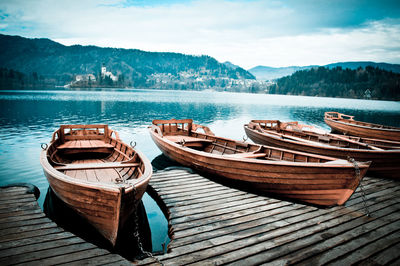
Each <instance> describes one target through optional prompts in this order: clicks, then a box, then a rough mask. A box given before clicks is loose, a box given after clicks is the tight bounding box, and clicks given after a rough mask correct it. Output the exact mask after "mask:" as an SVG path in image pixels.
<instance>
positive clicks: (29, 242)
mask: <svg viewBox="0 0 400 266" xmlns="http://www.w3.org/2000/svg"><path fill="white" fill-rule="evenodd" d="M86 263H87V264H93V265H103V264H110V263H111V264H118V265H131V262H129V261H127V260H126V259H124V258H123V257H121V256H120V255H118V254H112V253H110V252H109V251H107V250H105V249H101V248H98V247H97V246H95V245H93V244H91V243H88V242H86V241H84V240H83V239H81V238H79V237H77V236H75V235H73V234H72V233H70V232H66V231H64V230H63V229H62V228H60V227H58V226H57V224H55V223H54V222H52V221H51V220H50V219H48V218H47V217H46V215H45V214H44V213H43V212H42V210H41V209H40V207H39V205H38V203H37V201H36V198H35V195H34V194H33V192H32V191H30V189H29V188H28V187H25V186H11V187H1V188H0V265H15V264H29V265H57V264H73V265H76V264H86Z"/></svg>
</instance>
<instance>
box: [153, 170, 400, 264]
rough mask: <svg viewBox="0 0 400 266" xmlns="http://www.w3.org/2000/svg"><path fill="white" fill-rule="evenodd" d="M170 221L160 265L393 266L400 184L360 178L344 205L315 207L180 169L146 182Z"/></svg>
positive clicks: (398, 242)
mask: <svg viewBox="0 0 400 266" xmlns="http://www.w3.org/2000/svg"><path fill="white" fill-rule="evenodd" d="M150 186H151V189H152V191H151V192H152V193H155V194H157V195H158V197H159V198H160V200H161V201H162V203H163V205H165V210H164V211H165V213H166V214H167V216H168V220H169V232H170V237H171V242H170V244H169V245H168V253H166V254H164V255H161V256H158V257H157V258H158V259H159V260H160V261H161V262H162V263H163V264H164V265H184V264H185V265H186V264H191V265H216V264H228V265H229V264H231V265H233V264H235V265H237V264H240V265H260V264H268V265H285V264H301V265H321V264H333V265H350V264H360V265H399V264H400V253H399V252H398V248H399V246H400V182H399V181H394V180H386V179H379V178H370V177H365V178H364V179H363V181H362V186H363V190H364V192H365V197H366V204H367V206H368V210H369V212H370V216H369V217H367V216H366V215H365V205H364V201H363V197H362V192H361V190H360V187H359V188H358V189H357V190H356V192H355V193H354V194H353V195H352V197H351V198H350V199H349V200H348V201H347V202H346V203H345V205H344V206H335V207H331V208H318V207H315V206H308V205H303V204H299V203H293V202H289V201H284V200H279V199H275V198H270V197H267V196H263V195H256V194H253V193H250V192H246V191H242V190H239V189H236V188H232V187H228V186H224V185H222V184H219V183H217V182H214V181H212V180H210V179H208V178H206V177H203V176H201V175H198V174H196V173H192V172H190V171H187V170H185V169H177V168H175V169H172V170H169V171H168V170H161V171H158V172H155V173H154V174H153V177H152V180H151V181H150Z"/></svg>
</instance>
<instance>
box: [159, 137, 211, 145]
mask: <svg viewBox="0 0 400 266" xmlns="http://www.w3.org/2000/svg"><path fill="white" fill-rule="evenodd" d="M164 138H166V139H168V140H170V141H173V142H176V143H181V142H182V140H183V141H184V142H185V143H190V142H208V143H212V140H210V139H201V138H195V137H189V136H165V137H164Z"/></svg>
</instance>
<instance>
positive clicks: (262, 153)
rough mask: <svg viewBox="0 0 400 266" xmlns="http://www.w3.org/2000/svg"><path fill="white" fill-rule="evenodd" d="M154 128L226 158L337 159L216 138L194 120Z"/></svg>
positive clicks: (156, 124) (167, 122)
mask: <svg viewBox="0 0 400 266" xmlns="http://www.w3.org/2000/svg"><path fill="white" fill-rule="evenodd" d="M199 129H202V130H203V131H204V133H203V132H198V130H199ZM153 130H154V132H155V133H157V134H159V135H161V136H162V137H163V138H166V139H168V140H170V141H172V142H174V143H176V144H179V145H181V146H182V147H188V148H191V149H194V150H197V151H202V152H206V153H210V154H218V155H224V156H226V158H238V159H241V158H242V159H244V158H248V159H259V160H270V161H289V162H316V163H323V162H328V161H332V160H335V158H331V157H326V156H320V155H314V154H308V153H302V152H296V151H289V150H285V149H280V148H275V147H269V146H261V145H256V144H250V143H247V142H244V141H243V142H241V141H235V140H231V139H226V138H221V137H216V136H214V134H213V133H212V132H211V130H210V129H209V128H208V127H205V126H201V125H197V124H193V123H192V120H191V119H185V120H154V121H153Z"/></svg>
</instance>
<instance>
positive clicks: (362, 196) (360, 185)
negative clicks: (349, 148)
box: [347, 157, 371, 217]
mask: <svg viewBox="0 0 400 266" xmlns="http://www.w3.org/2000/svg"><path fill="white" fill-rule="evenodd" d="M347 160H348V161H349V162H351V163H353V165H354V169H355V172H356V179H357V180H359V187H360V191H361V198H362V201H363V204H364V211H365V215H366V216H367V217H370V215H371V214H370V212H369V209H368V206H367V198H366V195H365V190H364V186H363V184H362V182H361V178H360V167H359V166H358V163H357V161H356V160H354V158H351V157H348V158H347Z"/></svg>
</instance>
